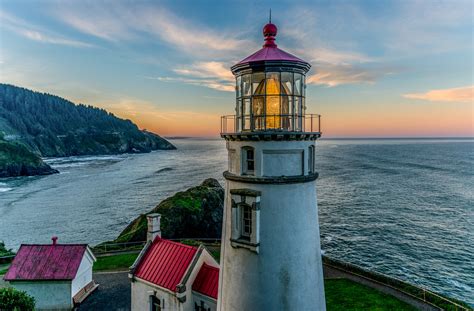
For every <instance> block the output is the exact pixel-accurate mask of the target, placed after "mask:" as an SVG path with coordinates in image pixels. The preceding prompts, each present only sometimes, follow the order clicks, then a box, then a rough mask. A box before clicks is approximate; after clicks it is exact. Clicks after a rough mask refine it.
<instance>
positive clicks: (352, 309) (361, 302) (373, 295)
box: [324, 279, 416, 311]
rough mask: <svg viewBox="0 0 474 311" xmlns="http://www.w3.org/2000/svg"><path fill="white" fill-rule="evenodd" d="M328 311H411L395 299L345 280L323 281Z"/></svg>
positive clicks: (411, 308)
mask: <svg viewBox="0 0 474 311" xmlns="http://www.w3.org/2000/svg"><path fill="white" fill-rule="evenodd" d="M324 287H325V292H326V307H327V310H328V311H339V310H341V311H358V310H360V311H362V310H364V311H365V310H380V311H382V310H397V311H405V310H407V311H408V310H410V311H411V310H413V311H415V310H416V309H415V308H414V307H412V306H410V305H408V304H406V303H404V302H402V301H400V300H398V299H397V298H395V297H393V296H390V295H387V294H384V293H382V292H379V291H377V290H375V289H372V288H370V287H367V286H365V285H362V284H358V283H355V282H353V281H350V280H347V279H330V280H324Z"/></svg>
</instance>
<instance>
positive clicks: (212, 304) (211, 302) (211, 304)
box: [192, 291, 217, 311]
mask: <svg viewBox="0 0 474 311" xmlns="http://www.w3.org/2000/svg"><path fill="white" fill-rule="evenodd" d="M201 301H203V302H204V303H205V307H207V308H210V309H211V311H216V310H217V302H216V300H215V299H212V298H211V297H208V296H205V295H202V294H200V293H198V292H194V291H193V308H194V304H195V303H196V304H197V305H198V306H201ZM192 310H194V309H192Z"/></svg>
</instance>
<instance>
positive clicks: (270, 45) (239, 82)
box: [221, 23, 320, 135]
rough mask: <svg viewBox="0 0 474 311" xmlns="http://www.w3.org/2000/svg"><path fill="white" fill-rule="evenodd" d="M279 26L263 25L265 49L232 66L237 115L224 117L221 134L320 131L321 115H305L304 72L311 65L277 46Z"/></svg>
mask: <svg viewBox="0 0 474 311" xmlns="http://www.w3.org/2000/svg"><path fill="white" fill-rule="evenodd" d="M276 34H277V27H276V26H275V25H274V24H272V23H269V24H267V25H265V27H264V28H263V35H264V38H265V43H264V45H263V48H262V49H260V50H259V51H257V52H255V53H254V54H252V55H250V56H248V57H247V58H245V59H243V60H242V61H240V62H239V63H238V64H236V65H234V66H232V68H231V70H232V73H233V74H234V75H235V78H236V79H235V80H236V85H235V90H236V107H235V115H231V116H224V117H222V124H221V133H222V134H223V135H224V134H230V133H233V134H239V133H242V134H249V133H259V132H260V133H261V132H267V133H268V132H284V133H294V132H296V133H302V132H311V133H319V132H320V129H319V121H320V117H319V115H314V114H306V103H305V89H306V85H305V75H306V73H307V72H308V71H309V69H310V67H311V66H310V65H309V64H308V63H307V62H305V61H304V60H302V59H300V58H298V57H296V56H294V55H291V54H289V53H287V52H285V51H283V50H281V49H279V48H278V47H277V45H276V44H275V37H276Z"/></svg>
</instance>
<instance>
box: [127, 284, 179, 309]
mask: <svg viewBox="0 0 474 311" xmlns="http://www.w3.org/2000/svg"><path fill="white" fill-rule="evenodd" d="M131 291H132V306H131V307H132V311H148V310H150V296H152V295H155V296H156V297H157V298H158V299H160V300H162V301H163V299H164V306H165V307H164V310H170V311H171V310H172V311H184V309H183V306H182V304H181V303H180V302H179V301H178V299H177V298H176V296H175V295H174V294H172V293H170V292H168V291H166V290H163V289H161V288H158V287H156V286H152V285H151V284H149V283H146V282H144V281H142V280H140V279H138V278H135V281H134V282H132V285H131Z"/></svg>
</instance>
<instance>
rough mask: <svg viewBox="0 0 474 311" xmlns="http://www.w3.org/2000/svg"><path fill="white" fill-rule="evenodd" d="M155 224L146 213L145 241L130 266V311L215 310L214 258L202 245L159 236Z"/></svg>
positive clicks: (216, 279) (216, 269) (155, 218)
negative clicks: (183, 242) (197, 245)
mask: <svg viewBox="0 0 474 311" xmlns="http://www.w3.org/2000/svg"><path fill="white" fill-rule="evenodd" d="M159 226H160V215H159V214H150V215H148V242H147V244H146V245H145V247H144V248H143V250H142V251H141V253H140V255H139V256H138V258H137V260H136V261H135V263H134V264H133V266H132V267H131V268H130V274H129V277H130V280H131V282H132V283H131V291H132V311H133V310H135V311H143V310H150V311H161V310H173V311H195V310H197V311H216V308H217V291H218V282H219V265H218V263H217V262H216V260H215V259H214V258H213V257H212V256H211V254H210V253H209V252H208V251H207V249H206V248H205V247H204V246H200V247H194V246H189V245H185V244H181V243H177V242H172V241H169V240H165V239H162V238H161V236H160V230H159Z"/></svg>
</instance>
